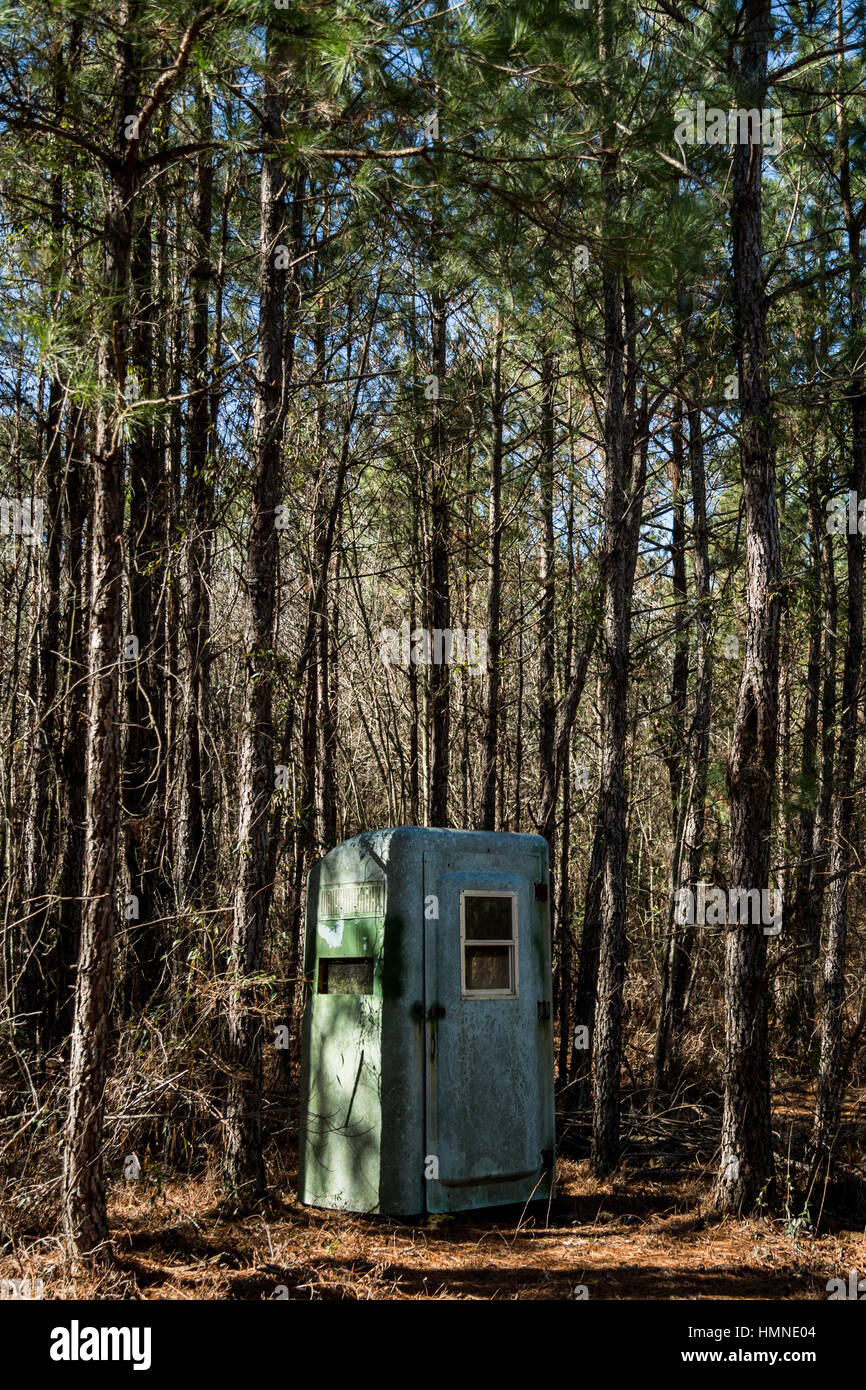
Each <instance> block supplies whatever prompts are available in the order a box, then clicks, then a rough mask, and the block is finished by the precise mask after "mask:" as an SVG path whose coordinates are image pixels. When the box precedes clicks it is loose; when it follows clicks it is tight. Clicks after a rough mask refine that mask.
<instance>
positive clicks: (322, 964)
mask: <svg viewBox="0 0 866 1390" xmlns="http://www.w3.org/2000/svg"><path fill="white" fill-rule="evenodd" d="M319 993H320V994H372V993H373V957H372V956H359V957H357V958H355V959H350V958H349V957H339V956H331V957H328V956H326V957H325V958H324V959H322V960H320V961H319Z"/></svg>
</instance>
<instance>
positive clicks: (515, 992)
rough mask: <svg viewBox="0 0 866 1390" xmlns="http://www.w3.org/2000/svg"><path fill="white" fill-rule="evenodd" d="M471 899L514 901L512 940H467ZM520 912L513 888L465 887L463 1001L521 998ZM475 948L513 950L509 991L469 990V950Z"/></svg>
mask: <svg viewBox="0 0 866 1390" xmlns="http://www.w3.org/2000/svg"><path fill="white" fill-rule="evenodd" d="M467 898H510V899H511V932H512V936H511V940H510V941H506V940H503V939H502V938H501V937H497V938H496V940H487V939H486V938H485V940H483V941H467V940H466V910H465V906H464V904H465V902H466V899H467ZM518 920H519V919H518V911H517V894H516V893H515V892H514V890H513V889H510V888H463V889H461V891H460V994H461V998H463V999H517V998H519V996H520V977H519V974H518V950H517V947H518V933H517V928H518ZM467 946H468V947H469V948H470V949H471V948H472V947H473V946H480V947H484V946H509V947H510V948H511V987H510V988H509V989H467V988H466V948H467Z"/></svg>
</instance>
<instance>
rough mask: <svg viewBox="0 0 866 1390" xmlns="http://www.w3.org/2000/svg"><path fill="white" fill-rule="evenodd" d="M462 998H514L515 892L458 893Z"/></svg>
mask: <svg viewBox="0 0 866 1390" xmlns="http://www.w3.org/2000/svg"><path fill="white" fill-rule="evenodd" d="M460 949H461V952H462V957H463V995H464V998H469V997H475V998H489V999H514V998H516V997H517V894H516V893H498V892H491V893H483V892H480V891H477V892H476V891H475V890H473V889H467V890H466V891H465V892H464V893H461V894H460Z"/></svg>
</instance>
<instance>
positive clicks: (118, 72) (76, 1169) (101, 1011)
mask: <svg viewBox="0 0 866 1390" xmlns="http://www.w3.org/2000/svg"><path fill="white" fill-rule="evenodd" d="M137 20H138V5H137V3H136V2H135V0H132V3H129V4H125V5H122V6H121V13H120V25H119V28H120V37H119V39H118V45H117V57H116V63H115V79H114V108H113V117H112V132H113V139H112V148H113V154H114V165H113V167H112V170H111V173H110V176H109V179H108V187H107V190H106V204H107V205H106V214H105V225H104V229H103V272H102V279H103V285H104V287H105V298H104V304H105V310H104V316H103V317H102V320H101V322H100V324H99V345H98V361H97V368H98V375H99V384H100V387H101V400H100V404H99V407H98V409H97V414H96V433H95V439H94V457H93V469H94V498H93V521H92V532H91V569H90V637H89V642H90V647H89V656H88V677H87V828H86V833H85V845H84V892H83V896H84V907H83V910H82V917H81V946H80V950H79V954H78V973H77V977H76V987H75V1018H74V1022H73V1028H72V1045H71V1053H70V1063H69V1110H68V1116H67V1122H66V1134H65V1145H64V1154H63V1159H64V1162H63V1216H64V1226H65V1231H66V1236H67V1239H68V1241H69V1243H70V1246H71V1248H72V1250H73V1252H74V1253H75V1255H76V1256H80V1257H87V1256H91V1257H93V1258H94V1259H98V1258H105V1256H106V1254H107V1240H108V1216H107V1211H106V1203H105V1180H104V1173H103V1157H102V1123H103V1107H104V1095H105V1063H106V1048H107V1042H108V1029H109V1024H110V1018H111V958H112V947H113V941H114V922H115V903H114V887H115V875H116V869H117V842H118V812H119V787H120V768H119V765H118V764H119V756H118V755H119V737H118V735H119V724H118V718H117V713H118V711H117V701H118V663H119V659H120V643H121V590H122V577H121V576H122V553H121V544H122V532H123V474H124V459H123V450H122V447H121V445H120V443H119V433H118V431H117V430H116V429H115V415H114V407H113V406H112V404H111V403H112V402H114V401H116V400H117V399H118V398H120V397H122V395H123V389H124V380H125V365H124V352H125V335H126V316H127V308H128V299H127V295H128V280H129V267H130V252H131V245H132V217H133V201H134V197H135V188H136V182H137V155H138V140H137V139H131V140H127V139H126V118H127V116H128V115H129V113H130V112H136V111H137V110H138V55H137V40H136V25H137Z"/></svg>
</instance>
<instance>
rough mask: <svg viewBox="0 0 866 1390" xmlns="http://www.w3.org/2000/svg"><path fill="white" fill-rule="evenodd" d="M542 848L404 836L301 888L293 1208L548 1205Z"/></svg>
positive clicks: (494, 837) (356, 854)
mask: <svg viewBox="0 0 866 1390" xmlns="http://www.w3.org/2000/svg"><path fill="white" fill-rule="evenodd" d="M547 900H548V866H547V842H546V840H544V839H543V838H542V836H540V835H513V834H504V833H487V832H476V831H466V830H432V829H421V828H418V827H414V826H410V827H404V828H400V829H391V830H374V831H369V832H367V833H366V834H363V835H358V836H356V837H355V838H354V839H353V840H348V841H347V842H346V843H345V844H342V845H338V846H337V847H336V848H335V849H332V850H331V851H330V853H329V854H326V855H325V857H324V858H323V859H321V860H320V861H319V863H318V864H317V865H316V866H315V867H314V868H313V869H312V870H311V872H310V875H309V878H308V884H307V903H308V907H307V928H306V951H305V973H306V977H307V983H308V987H309V989H310V993H309V997H308V1001H307V1006H306V1010H305V1014H304V1028H303V1048H302V1077H301V1116H300V1121H301V1136H300V1162H299V1184H298V1186H299V1193H300V1198H301V1201H302V1202H306V1203H309V1204H311V1205H313V1206H320V1207H336V1208H342V1209H344V1210H347V1211H361V1212H380V1213H383V1214H391V1215H414V1214H416V1213H421V1212H423V1211H428V1212H448V1211H462V1210H466V1209H468V1208H471V1207H484V1206H494V1205H498V1204H499V1203H506V1202H524V1201H527V1200H531V1199H538V1198H546V1197H548V1196H549V1194H550V1193H551V1192H552V1190H553V1168H554V1102H553V1031H552V1020H551V991H552V982H551V961H550V921H549V914H548V901H547Z"/></svg>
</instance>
